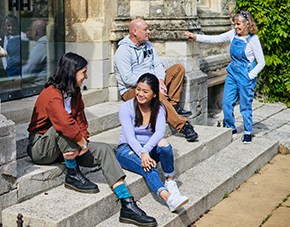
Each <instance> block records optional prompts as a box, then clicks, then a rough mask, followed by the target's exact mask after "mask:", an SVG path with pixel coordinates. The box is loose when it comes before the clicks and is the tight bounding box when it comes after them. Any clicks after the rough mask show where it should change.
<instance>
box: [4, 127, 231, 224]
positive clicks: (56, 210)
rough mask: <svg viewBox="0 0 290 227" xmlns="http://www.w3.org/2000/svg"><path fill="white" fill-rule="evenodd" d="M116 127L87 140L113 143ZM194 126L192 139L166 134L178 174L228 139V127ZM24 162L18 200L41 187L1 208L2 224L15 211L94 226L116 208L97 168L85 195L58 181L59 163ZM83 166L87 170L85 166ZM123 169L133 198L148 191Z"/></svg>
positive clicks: (34, 218)
mask: <svg viewBox="0 0 290 227" xmlns="http://www.w3.org/2000/svg"><path fill="white" fill-rule="evenodd" d="M119 130H120V129H119V128H116V129H113V130H109V131H106V132H104V133H100V134H98V135H96V136H93V137H92V138H91V140H92V141H102V142H107V143H110V144H115V145H116V144H117V141H118V137H119ZM196 130H197V131H198V132H199V134H200V138H201V139H200V141H198V142H195V143H188V142H186V140H185V139H184V138H183V137H179V136H170V137H168V140H169V141H170V142H171V143H172V145H173V147H174V153H175V159H176V162H175V166H176V172H177V175H182V174H183V173H185V172H186V171H187V170H188V169H190V168H192V167H193V166H195V165H197V164H199V163H200V162H202V161H204V160H206V159H207V158H209V157H210V156H212V155H213V154H215V153H216V152H218V151H219V150H220V149H222V148H224V147H226V146H227V145H228V144H230V142H231V132H230V130H229V129H222V128H217V127H208V126H196ZM24 166H26V168H27V169H26V172H23V174H22V176H21V177H20V178H19V179H18V185H17V187H18V191H19V195H18V196H19V198H20V200H22V201H23V200H25V199H28V198H31V197H33V196H34V195H35V194H37V193H40V192H41V191H42V193H41V194H39V195H37V196H34V197H33V198H31V199H28V200H26V201H24V202H22V203H19V204H16V205H14V206H11V207H8V208H7V209H5V210H4V211H3V213H2V222H3V227H5V226H11V225H12V223H15V218H16V217H17V214H18V213H21V214H22V215H23V216H24V222H25V223H29V225H30V226H66V225H68V226H81V225H84V226H94V225H96V224H98V223H100V222H102V221H104V220H105V219H106V218H109V217H110V216H112V215H113V214H116V213H117V212H118V211H119V206H115V205H114V201H115V200H116V197H115V195H114V194H113V192H112V191H111V190H110V189H109V187H108V185H107V184H106V182H105V180H104V178H103V176H102V174H100V173H98V172H97V173H90V174H88V177H89V178H91V179H92V180H93V181H95V182H96V183H97V184H98V185H99V188H100V190H101V192H100V193H98V194H96V195H88V194H83V193H77V192H74V191H71V190H67V189H65V188H64V187H63V185H60V184H61V183H62V182H63V180H64V174H63V168H64V167H63V166H62V165H55V166H36V165H31V167H30V168H31V169H30V170H32V171H31V172H29V168H28V167H27V165H25V164H24ZM83 170H84V171H85V172H86V171H87V169H83ZM126 173H127V174H128V176H127V178H126V182H127V184H128V187H129V190H130V191H131V193H132V194H133V195H134V196H135V197H136V199H140V198H142V197H144V196H145V195H146V194H148V193H149V190H148V188H147V186H146V183H145V181H144V180H143V179H142V177H140V176H138V175H136V174H133V173H129V172H126ZM58 185H60V186H58ZM51 188H53V189H51ZM104 213H105V214H104ZM87 216H88V217H87ZM83 222H86V223H83ZM24 226H25V225H24Z"/></svg>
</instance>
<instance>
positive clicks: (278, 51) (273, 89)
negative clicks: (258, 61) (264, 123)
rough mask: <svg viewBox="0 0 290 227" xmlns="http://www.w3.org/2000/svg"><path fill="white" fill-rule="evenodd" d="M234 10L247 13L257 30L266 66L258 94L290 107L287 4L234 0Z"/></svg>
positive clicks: (281, 0)
mask: <svg viewBox="0 0 290 227" xmlns="http://www.w3.org/2000/svg"><path fill="white" fill-rule="evenodd" d="M236 8H237V9H238V8H239V9H242V10H246V11H249V12H250V13H251V14H252V15H253V17H254V19H255V21H256V24H257V26H258V29H259V32H258V34H257V35H258V36H259V39H260V41H261V43H262V46H263V51H264V55H265V60H266V66H265V68H264V69H263V71H262V72H261V73H260V75H259V80H258V86H257V90H258V91H259V92H261V93H263V94H264V95H265V97H266V99H267V100H268V101H269V102H273V101H279V102H284V103H285V104H286V105H287V106H288V107H290V69H289V64H290V1H289V0H279V1H277V0H254V1H245V0H236Z"/></svg>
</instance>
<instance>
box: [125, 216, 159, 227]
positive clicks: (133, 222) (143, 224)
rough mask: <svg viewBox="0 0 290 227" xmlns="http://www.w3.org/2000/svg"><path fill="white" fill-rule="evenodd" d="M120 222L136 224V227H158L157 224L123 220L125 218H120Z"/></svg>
mask: <svg viewBox="0 0 290 227" xmlns="http://www.w3.org/2000/svg"><path fill="white" fill-rule="evenodd" d="M119 221H120V222H121V223H126V224H134V225H138V226H147V227H155V226H157V222H152V223H141V222H138V221H136V220H133V219H128V218H123V217H119Z"/></svg>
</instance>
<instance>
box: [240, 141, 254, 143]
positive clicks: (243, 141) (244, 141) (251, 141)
mask: <svg viewBox="0 0 290 227" xmlns="http://www.w3.org/2000/svg"><path fill="white" fill-rule="evenodd" d="M242 142H243V143H244V144H250V143H252V141H242Z"/></svg>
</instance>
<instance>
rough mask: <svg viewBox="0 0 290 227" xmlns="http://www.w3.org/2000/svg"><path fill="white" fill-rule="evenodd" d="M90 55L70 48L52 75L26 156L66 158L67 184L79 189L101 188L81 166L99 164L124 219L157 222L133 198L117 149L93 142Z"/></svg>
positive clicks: (144, 223) (38, 160)
mask: <svg viewBox="0 0 290 227" xmlns="http://www.w3.org/2000/svg"><path fill="white" fill-rule="evenodd" d="M87 64H88V62H87V60H86V59H84V58H83V57H81V56H79V55H77V54H74V53H67V54H65V55H63V56H62V58H61V59H60V61H59V63H58V67H57V69H56V71H55V73H54V74H53V75H52V76H51V77H50V78H49V79H48V81H47V83H46V85H45V88H44V90H43V91H42V92H41V93H40V95H39V97H38V98H37V100H36V103H35V106H34V109H33V113H32V117H31V122H30V124H29V127H28V131H29V145H28V148H27V152H28V155H29V156H30V157H31V159H32V160H33V162H34V163H36V164H51V163H54V162H58V161H61V160H64V162H65V165H66V168H67V174H66V178H65V187H66V188H69V189H74V190H76V191H80V192H86V193H97V192H99V189H98V186H97V185H96V184H95V183H93V182H91V181H90V180H89V179H87V178H86V177H85V176H84V174H83V173H82V172H81V171H80V169H79V167H78V166H85V167H99V168H101V169H102V172H103V175H104V176H105V178H106V180H107V182H108V184H109V186H110V187H111V188H112V189H113V191H114V192H115V194H116V196H117V197H118V199H120V200H121V205H122V207H121V212H120V221H121V222H127V223H133V224H137V225H140V226H156V225H157V223H156V220H155V219H154V218H153V217H149V216H147V215H146V213H145V212H144V211H143V210H141V209H140V208H139V207H138V206H137V205H136V203H135V201H134V198H133V197H132V196H131V195H130V193H129V191H128V189H127V187H126V185H125V183H124V178H125V174H124V172H123V170H122V168H121V167H120V164H119V163H118V161H117V159H116V157H115V155H114V152H113V149H112V148H111V147H110V146H109V145H108V144H105V143H96V142H91V143H89V142H88V141H89V132H88V131H87V128H88V122H87V120H86V116H85V113H84V103H83V100H82V95H81V92H80V87H81V85H82V83H83V81H84V80H85V79H87Z"/></svg>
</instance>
